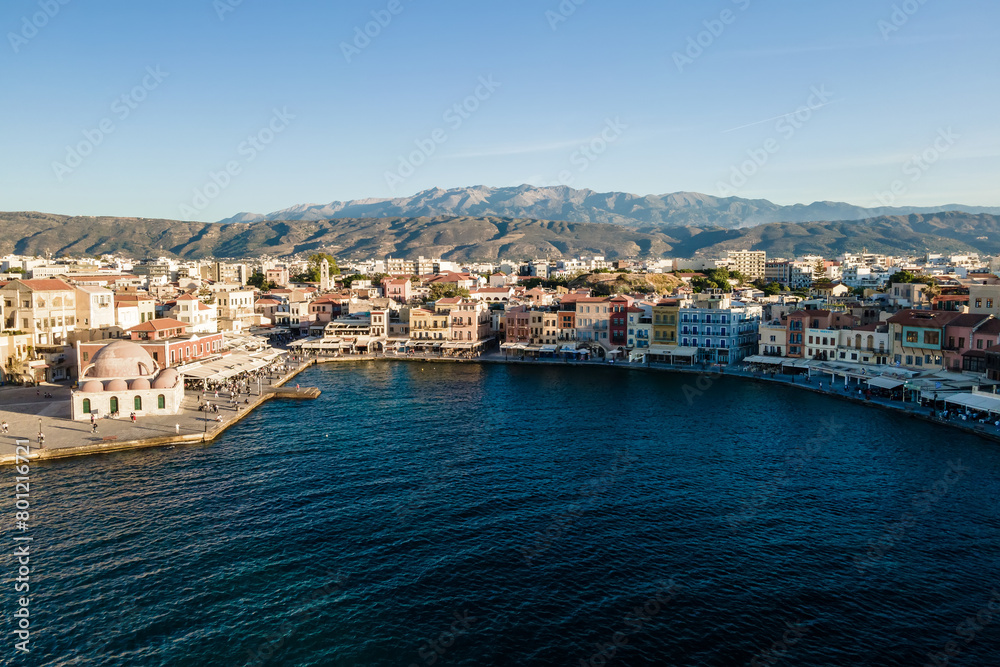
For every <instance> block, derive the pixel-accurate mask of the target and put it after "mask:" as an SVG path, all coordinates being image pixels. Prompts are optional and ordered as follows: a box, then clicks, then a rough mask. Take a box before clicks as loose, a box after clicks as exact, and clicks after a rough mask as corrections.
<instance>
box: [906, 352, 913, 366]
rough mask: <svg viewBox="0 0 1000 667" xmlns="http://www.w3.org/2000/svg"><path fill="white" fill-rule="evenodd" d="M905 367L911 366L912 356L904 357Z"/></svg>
mask: <svg viewBox="0 0 1000 667" xmlns="http://www.w3.org/2000/svg"><path fill="white" fill-rule="evenodd" d="M906 365H907V366H912V365H913V355H912V354H908V355H906Z"/></svg>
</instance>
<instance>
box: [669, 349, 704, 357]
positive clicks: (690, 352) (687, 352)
mask: <svg viewBox="0 0 1000 667" xmlns="http://www.w3.org/2000/svg"><path fill="white" fill-rule="evenodd" d="M696 354H698V348H696V347H678V348H676V349H675V350H674V351H673V352H671V353H670V355H671V356H674V357H693V356H695V355H696Z"/></svg>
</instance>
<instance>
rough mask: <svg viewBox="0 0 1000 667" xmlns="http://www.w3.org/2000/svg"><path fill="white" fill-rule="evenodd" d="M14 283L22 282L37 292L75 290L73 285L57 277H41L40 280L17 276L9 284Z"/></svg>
mask: <svg viewBox="0 0 1000 667" xmlns="http://www.w3.org/2000/svg"><path fill="white" fill-rule="evenodd" d="M14 283H22V284H24V285H26V286H27V287H28V288H29V289H32V290H34V291H36V292H59V291H63V290H68V291H70V292H72V291H73V287H72V286H71V285H69V284H67V283H65V282H63V281H61V280H59V279H57V278H41V279H38V280H21V279H20V278H15V279H14V280H12V281H10V282H9V283H7V284H8V285H13V284H14Z"/></svg>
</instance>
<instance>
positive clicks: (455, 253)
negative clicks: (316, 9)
mask: <svg viewBox="0 0 1000 667" xmlns="http://www.w3.org/2000/svg"><path fill="white" fill-rule="evenodd" d="M740 249H753V250H764V251H766V252H767V253H768V256H770V257H774V256H778V257H795V256H797V255H803V254H821V255H825V256H828V257H830V256H836V255H838V254H840V253H843V252H860V251H861V250H863V249H867V250H869V251H871V252H882V253H889V254H901V255H920V254H924V253H926V252H929V251H930V252H942V253H966V252H978V253H985V254H994V255H996V254H1000V216H998V215H991V214H986V213H980V214H970V213H960V212H954V211H952V212H945V213H934V214H916V213H915V214H911V215H901V216H881V217H875V218H868V219H864V220H855V221H827V222H792V223H770V224H762V225H758V226H756V227H749V228H742V229H725V228H722V227H718V226H711V227H709V226H706V227H695V226H688V227H669V226H664V225H646V226H643V227H638V226H622V225H620V224H618V225H616V224H608V223H584V222H566V221H550V220H535V219H528V218H508V217H499V216H482V217H468V216H434V217H389V218H347V219H323V220H261V221H257V222H239V223H232V224H225V225H222V224H218V223H204V222H180V221H176V220H155V219H147V218H112V217H89V216H88V217H70V216H64V215H52V214H46V213H37V212H26V213H0V255H4V254H7V253H17V254H23V255H46V254H51V255H52V256H75V257H79V256H83V255H99V254H103V253H122V254H125V255H128V256H131V257H135V258H143V257H156V256H160V255H172V256H175V257H182V258H186V259H204V258H210V257H216V258H249V257H259V256H261V255H269V256H272V257H283V256H292V255H302V254H305V253H313V252H319V251H322V252H329V253H331V254H333V255H334V256H336V257H338V258H340V259H367V258H373V257H374V258H381V257H386V256H394V257H412V258H416V257H417V256H419V255H423V256H425V257H442V258H445V259H450V260H455V261H466V260H493V259H497V258H504V259H515V260H518V259H535V258H539V257H551V258H558V257H574V256H581V255H604V256H606V257H608V258H610V259H618V258H628V257H679V258H689V257H697V256H705V257H717V256H720V255H724V254H725V252H726V251H728V250H740Z"/></svg>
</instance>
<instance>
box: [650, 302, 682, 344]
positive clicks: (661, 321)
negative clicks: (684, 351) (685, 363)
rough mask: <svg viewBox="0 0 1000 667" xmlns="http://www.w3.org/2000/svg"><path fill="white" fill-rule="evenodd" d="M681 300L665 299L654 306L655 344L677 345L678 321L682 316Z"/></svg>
mask: <svg viewBox="0 0 1000 667" xmlns="http://www.w3.org/2000/svg"><path fill="white" fill-rule="evenodd" d="M680 304H681V302H680V300H679V299H664V300H662V301H660V302H659V303H657V304H656V305H655V306H653V341H652V342H653V343H656V344H657V345H676V344H677V321H678V318H679V314H680V308H681V305H680Z"/></svg>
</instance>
